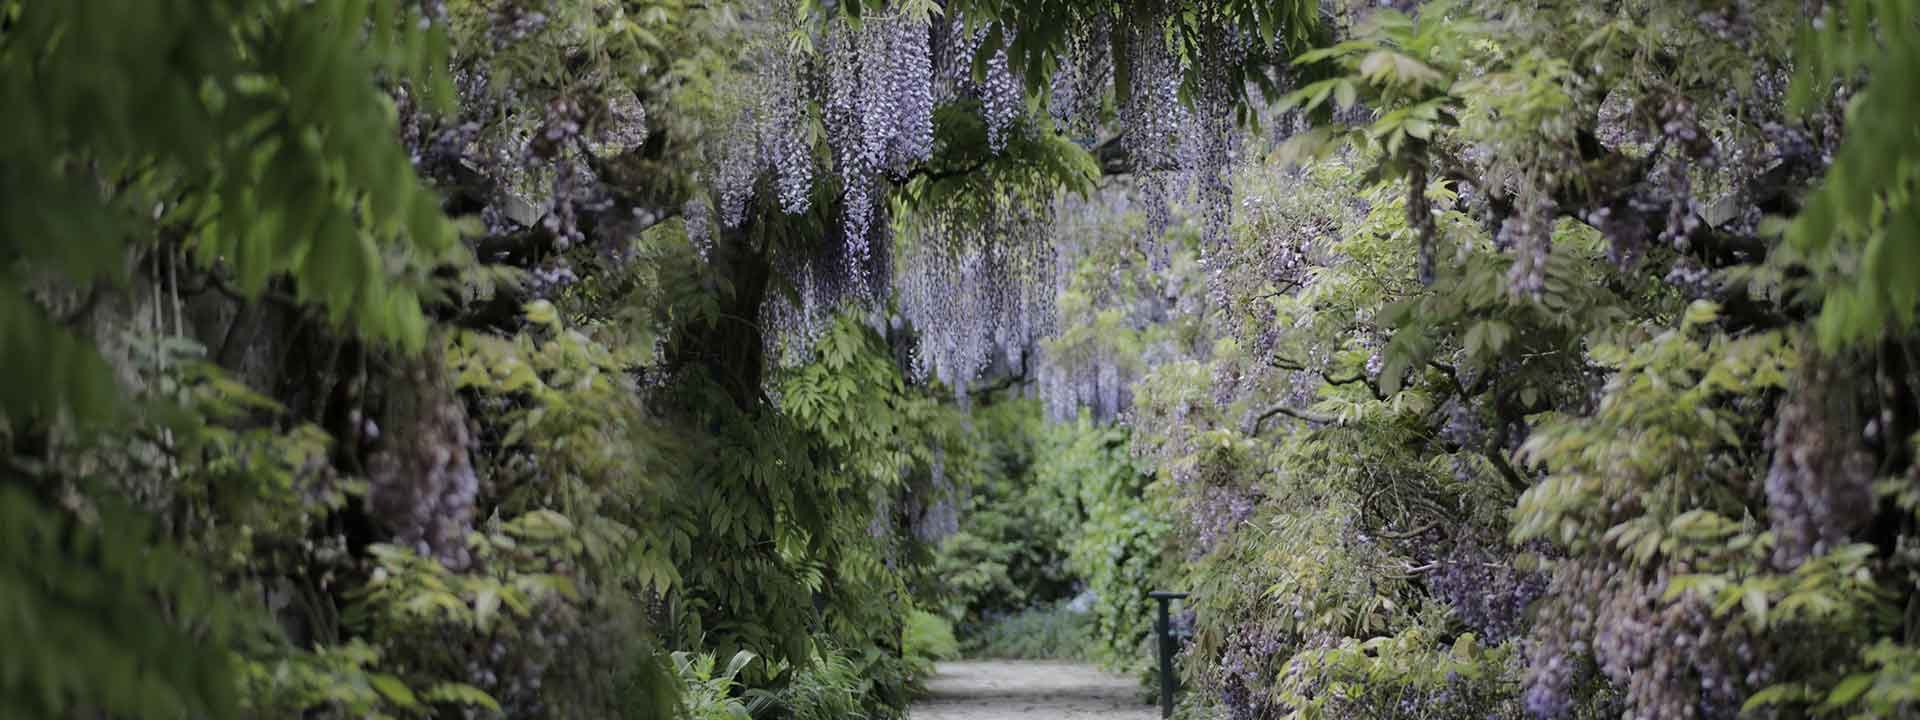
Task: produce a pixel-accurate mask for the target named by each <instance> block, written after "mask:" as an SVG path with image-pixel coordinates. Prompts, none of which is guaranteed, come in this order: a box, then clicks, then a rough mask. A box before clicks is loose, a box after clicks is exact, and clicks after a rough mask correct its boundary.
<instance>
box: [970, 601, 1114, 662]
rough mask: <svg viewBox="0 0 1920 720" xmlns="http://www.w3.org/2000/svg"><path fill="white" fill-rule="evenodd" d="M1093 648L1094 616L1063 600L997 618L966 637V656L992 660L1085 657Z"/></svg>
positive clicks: (1088, 656)
mask: <svg viewBox="0 0 1920 720" xmlns="http://www.w3.org/2000/svg"><path fill="white" fill-rule="evenodd" d="M1093 649H1094V648H1093V616H1092V615H1090V614H1088V613H1086V612H1082V611H1076V610H1075V609H1074V608H1073V607H1072V605H1071V603H1066V602H1061V603H1055V604H1052V605H1043V606H1040V607H1034V608H1028V609H1026V610H1022V611H1020V612H1017V613H1014V614H1012V615H1006V616H1003V617H999V618H996V619H994V620H991V621H988V622H987V623H986V624H984V625H982V626H980V628H979V629H978V630H976V631H974V632H973V633H972V634H971V635H970V636H969V637H968V638H967V639H966V651H967V655H968V656H969V657H977V658H990V659H995V660H1085V659H1088V658H1090V657H1091V656H1092V655H1093Z"/></svg>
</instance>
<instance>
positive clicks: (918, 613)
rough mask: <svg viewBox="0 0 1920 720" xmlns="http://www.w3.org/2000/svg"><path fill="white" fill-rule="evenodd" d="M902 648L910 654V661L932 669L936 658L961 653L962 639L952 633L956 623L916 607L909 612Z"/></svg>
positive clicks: (953, 656)
mask: <svg viewBox="0 0 1920 720" xmlns="http://www.w3.org/2000/svg"><path fill="white" fill-rule="evenodd" d="M901 651H902V653H903V654H904V655H906V656H907V662H908V664H910V665H912V666H914V667H915V669H916V670H919V671H922V672H926V673H930V672H932V671H933V663H934V662H936V661H940V660H952V659H954V658H957V657H960V641H959V640H957V639H955V638H954V636H953V623H950V622H947V619H946V618H943V617H940V616H939V615H935V614H933V613H930V612H927V611H925V610H918V609H916V610H914V611H912V612H909V613H907V632H906V637H905V638H904V639H903V640H902V641H901Z"/></svg>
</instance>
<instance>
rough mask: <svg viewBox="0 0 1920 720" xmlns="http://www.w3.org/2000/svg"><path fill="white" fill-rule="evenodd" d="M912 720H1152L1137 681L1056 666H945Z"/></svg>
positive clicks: (1019, 662)
mask: <svg viewBox="0 0 1920 720" xmlns="http://www.w3.org/2000/svg"><path fill="white" fill-rule="evenodd" d="M927 690H928V696H927V698H926V699H925V700H921V701H920V702H918V703H915V704H914V706H913V712H912V720H1015V719H1020V720H1079V719H1080V718H1101V719H1102V720H1152V719H1153V718H1158V717H1159V716H1160V714H1159V713H1158V712H1157V711H1156V710H1155V708H1154V707H1153V706H1151V705H1147V704H1143V703H1142V702H1141V700H1142V698H1141V691H1140V685H1139V684H1138V683H1136V682H1134V681H1133V680H1132V679H1131V678H1127V677H1123V676H1120V675H1114V674H1112V673H1106V672H1102V671H1100V670H1099V669H1098V668H1095V667H1093V666H1092V665H1087V664H1083V663H1074V662H1059V661H1050V660H968V661H962V662H945V663H940V665H939V668H938V671H937V672H936V673H935V674H934V676H933V679H932V680H929V681H928V682H927Z"/></svg>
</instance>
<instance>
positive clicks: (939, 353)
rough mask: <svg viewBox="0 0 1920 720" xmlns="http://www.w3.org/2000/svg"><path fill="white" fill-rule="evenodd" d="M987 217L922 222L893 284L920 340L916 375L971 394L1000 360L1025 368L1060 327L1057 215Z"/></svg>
mask: <svg viewBox="0 0 1920 720" xmlns="http://www.w3.org/2000/svg"><path fill="white" fill-rule="evenodd" d="M987 212H988V214H987V215H986V216H984V217H981V216H975V215H971V214H954V215H934V216H931V217H921V218H918V219H917V220H916V222H915V224H914V226H913V232H912V233H911V234H910V235H909V236H908V237H907V238H906V240H907V242H908V246H909V247H910V248H911V250H910V252H909V254H907V255H906V256H905V257H904V258H903V259H902V261H901V263H900V265H899V267H898V270H897V273H898V277H897V278H896V280H895V282H894V285H895V289H896V292H898V294H899V298H900V312H901V315H902V316H903V317H905V318H906V319H907V321H908V322H910V323H911V324H912V325H913V327H914V329H915V331H916V332H917V333H919V336H920V341H919V345H918V346H917V348H916V351H915V357H914V362H913V370H914V372H915V374H916V375H917V376H919V377H920V378H921V379H937V380H939V381H940V382H942V383H944V384H946V385H948V386H949V387H952V388H954V389H955V391H956V392H960V393H963V394H964V392H965V390H966V388H967V386H968V385H969V384H970V383H971V382H972V380H973V379H974V377H975V376H977V375H978V374H979V373H980V372H981V371H983V370H985V369H987V368H988V367H989V365H990V364H991V363H993V362H995V361H996V360H998V361H1002V362H1004V363H1005V364H1006V366H1007V367H1010V368H1019V367H1022V366H1023V365H1024V364H1025V363H1027V362H1028V359H1027V358H1026V355H1025V353H1026V352H1027V351H1028V349H1029V348H1032V347H1034V346H1035V345H1036V344H1037V342H1038V340H1039V339H1040V338H1043V337H1046V336H1048V335H1049V334H1051V332H1052V329H1053V320H1054V317H1053V298H1054V294H1055V292H1056V291H1057V280H1056V275H1057V271H1056V269H1055V267H1056V266H1055V259H1054V248H1053V244H1052V243H1051V242H1050V236H1049V235H1048V234H1047V228H1048V227H1049V225H1048V221H1049V220H1050V219H1051V214H1050V213H1047V212H1044V210H1042V211H1036V210H1033V209H1030V208H1025V207H1020V206H1013V207H989V208H987ZM996 351H997V352H998V355H997V356H996Z"/></svg>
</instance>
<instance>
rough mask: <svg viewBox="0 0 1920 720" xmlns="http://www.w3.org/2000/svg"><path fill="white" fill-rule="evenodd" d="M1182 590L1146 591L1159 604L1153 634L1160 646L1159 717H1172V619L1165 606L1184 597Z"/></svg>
mask: <svg viewBox="0 0 1920 720" xmlns="http://www.w3.org/2000/svg"><path fill="white" fill-rule="evenodd" d="M1186 596H1187V594H1186V593H1183V592H1167V591H1165V590H1155V591H1153V592H1149V593H1147V597H1150V598H1153V599H1154V601H1155V602H1156V603H1158V604H1159V606H1160V608H1159V611H1160V613H1159V616H1158V617H1156V618H1155V619H1154V623H1153V630H1154V635H1155V636H1157V637H1158V639H1159V647H1160V717H1163V718H1170V717H1173V690H1174V687H1173V685H1174V682H1173V621H1172V620H1170V619H1169V618H1168V614H1167V606H1168V605H1169V604H1171V603H1172V602H1173V601H1175V600H1179V599H1181V598H1185V597H1186Z"/></svg>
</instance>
